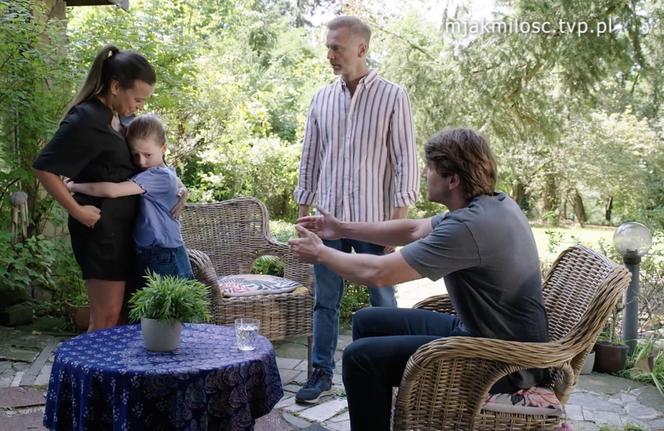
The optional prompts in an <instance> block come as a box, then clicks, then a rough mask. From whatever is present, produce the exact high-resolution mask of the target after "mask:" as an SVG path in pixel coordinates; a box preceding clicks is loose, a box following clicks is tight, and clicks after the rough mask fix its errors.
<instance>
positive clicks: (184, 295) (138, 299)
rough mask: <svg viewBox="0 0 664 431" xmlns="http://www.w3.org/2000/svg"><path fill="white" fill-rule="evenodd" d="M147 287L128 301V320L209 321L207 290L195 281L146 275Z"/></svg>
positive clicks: (167, 276)
mask: <svg viewBox="0 0 664 431" xmlns="http://www.w3.org/2000/svg"><path fill="white" fill-rule="evenodd" d="M146 279H147V286H146V287H144V288H143V289H141V290H139V291H137V292H136V293H134V294H133V295H132V296H131V298H130V299H129V308H130V311H129V318H130V320H131V321H132V322H136V321H139V320H140V319H141V318H143V317H144V318H148V319H157V320H179V321H180V322H200V321H209V320H210V299H209V289H208V287H207V286H205V285H204V284H202V283H199V282H198V281H195V280H187V279H185V278H180V277H174V276H170V275H165V276H162V275H159V274H154V273H152V274H150V275H148V276H146Z"/></svg>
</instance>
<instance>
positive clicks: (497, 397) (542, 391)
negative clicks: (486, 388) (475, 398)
mask: <svg viewBox="0 0 664 431" xmlns="http://www.w3.org/2000/svg"><path fill="white" fill-rule="evenodd" d="M482 409H484V410H489V411H492V412H503V413H519V414H524V415H547V416H560V415H561V414H562V413H563V408H562V406H561V405H560V401H558V397H556V394H555V392H553V390H551V389H547V388H540V387H537V386H533V387H532V388H530V389H521V390H520V391H517V392H514V393H513V394H493V395H491V394H489V395H488V396H487V398H486V402H485V404H484V406H483V407H482Z"/></svg>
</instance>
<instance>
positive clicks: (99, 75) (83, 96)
mask: <svg viewBox="0 0 664 431" xmlns="http://www.w3.org/2000/svg"><path fill="white" fill-rule="evenodd" d="M136 80H140V81H143V82H145V83H147V84H150V85H153V84H154V83H155V82H156V81H157V75H156V73H155V71H154V68H153V67H152V65H150V63H149V62H148V61H147V60H146V59H145V57H143V56H142V55H141V54H139V53H137V52H133V51H121V50H120V49H118V48H117V47H116V46H115V45H106V46H104V47H103V48H102V49H101V51H99V53H98V54H97V56H96V57H95V60H94V62H93V63H92V67H91V68H90V71H89V72H88V76H87V77H86V78H85V82H84V83H83V86H82V87H81V89H80V90H79V91H78V93H77V94H76V96H75V97H74V100H72V102H71V103H70V104H69V106H68V107H67V111H66V112H65V115H67V113H68V112H69V110H70V109H71V108H73V107H74V106H76V105H78V104H79V103H82V102H85V101H86V100H89V99H91V98H93V97H97V96H100V95H105V94H106V93H107V92H108V90H109V88H110V86H111V81H117V82H118V83H119V84H120V87H121V88H131V87H132V86H133V85H134V81H136Z"/></svg>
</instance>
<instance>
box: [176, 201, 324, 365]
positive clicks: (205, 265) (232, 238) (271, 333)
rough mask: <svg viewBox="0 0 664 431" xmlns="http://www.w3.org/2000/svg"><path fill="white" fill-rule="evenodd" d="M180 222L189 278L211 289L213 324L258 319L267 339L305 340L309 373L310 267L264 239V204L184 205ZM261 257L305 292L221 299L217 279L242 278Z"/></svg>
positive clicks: (232, 202) (286, 248) (265, 213)
mask: <svg viewBox="0 0 664 431" xmlns="http://www.w3.org/2000/svg"><path fill="white" fill-rule="evenodd" d="M181 223H182V236H183V238H184V242H185V246H186V247H187V249H188V253H189V259H190V261H191V264H192V267H193V270H194V275H195V276H196V278H197V279H198V280H199V281H201V282H202V283H205V284H206V285H208V286H210V288H211V289H210V290H211V292H212V304H211V308H212V309H211V313H212V319H213V322H214V323H216V324H218V325H227V324H233V322H234V321H235V319H236V318H240V317H253V318H256V319H260V322H261V334H262V335H264V336H265V337H267V338H268V339H270V340H280V339H283V338H285V337H291V336H298V335H307V336H308V343H307V344H308V349H307V360H308V363H309V369H311V333H312V332H311V319H312V310H313V284H312V269H311V265H308V264H305V263H302V262H301V261H299V260H298V259H297V257H295V255H294V254H293V253H291V251H290V249H289V248H288V246H287V245H286V244H282V243H278V242H276V241H275V240H274V239H273V238H271V237H270V235H269V227H268V214H267V209H266V208H265V205H263V203H261V202H260V201H259V200H258V199H255V198H250V197H243V198H236V199H231V200H227V201H223V202H214V203H204V204H189V205H187V206H186V207H185V208H184V211H183V212H182V216H181ZM261 256H276V257H278V258H279V259H281V260H282V262H283V263H284V277H285V278H288V279H290V280H294V281H297V282H298V283H299V284H301V285H302V286H304V287H306V288H307V292H306V293H302V292H299V290H301V289H297V290H296V291H295V292H290V293H279V294H273V295H257V296H235V297H225V296H223V295H222V293H221V291H220V290H219V287H218V283H217V279H218V277H221V276H224V275H234V274H248V273H249V272H250V270H251V266H252V264H253V263H254V261H255V260H256V259H257V258H259V257H261Z"/></svg>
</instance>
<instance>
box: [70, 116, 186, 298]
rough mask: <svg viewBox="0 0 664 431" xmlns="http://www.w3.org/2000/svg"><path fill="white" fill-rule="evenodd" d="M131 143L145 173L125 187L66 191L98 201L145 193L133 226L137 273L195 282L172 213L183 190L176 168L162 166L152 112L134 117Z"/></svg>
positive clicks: (160, 129)
mask: <svg viewBox="0 0 664 431" xmlns="http://www.w3.org/2000/svg"><path fill="white" fill-rule="evenodd" d="M127 142H128V143H129V149H130V152H131V155H132V158H133V160H134V163H135V164H136V166H137V167H139V168H140V169H143V171H142V172H140V173H139V174H137V175H135V176H133V177H132V178H130V180H128V181H124V182H121V183H109V182H99V183H74V182H68V183H67V187H68V188H69V190H70V191H72V192H77V193H83V194H86V195H90V196H98V197H109V198H114V197H119V196H129V195H141V199H140V204H139V211H138V216H137V218H136V225H135V227H134V242H135V244H136V256H137V263H138V265H137V270H138V274H139V275H140V276H143V275H145V274H146V272H147V271H150V272H155V273H157V274H161V275H174V276H179V277H183V278H190V279H191V278H194V276H193V272H192V269H191V264H190V263H189V258H188V257H187V252H186V250H185V248H184V242H183V240H182V233H181V232H180V222H179V220H177V219H176V218H174V217H173V215H172V214H171V208H173V207H174V206H175V205H176V204H177V202H178V200H179V197H180V193H179V190H180V188H181V187H183V186H182V183H181V182H180V180H179V178H178V177H177V175H176V174H175V171H174V170H173V168H170V167H168V166H166V165H165V164H164V155H165V153H166V131H165V128H164V125H163V124H162V122H161V120H160V119H159V117H157V116H156V115H153V114H146V115H142V116H140V117H136V118H135V119H134V120H133V121H132V122H131V123H130V124H129V127H128V128H127ZM101 216H102V217H103V216H104V214H103V211H102V214H101ZM143 284H144V283H141V285H143Z"/></svg>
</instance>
